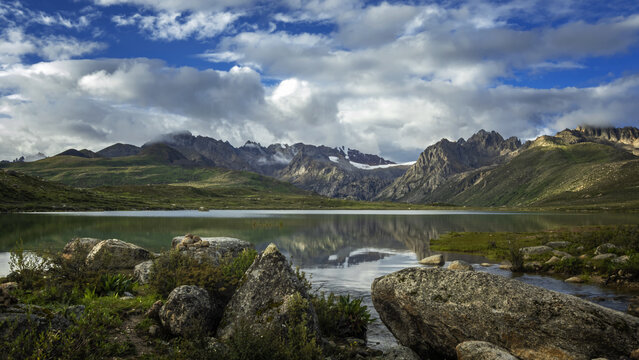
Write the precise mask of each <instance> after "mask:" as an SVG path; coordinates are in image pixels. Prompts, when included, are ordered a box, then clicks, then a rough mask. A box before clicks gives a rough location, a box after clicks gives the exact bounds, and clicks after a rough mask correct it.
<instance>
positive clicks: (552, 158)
mask: <svg viewBox="0 0 639 360" xmlns="http://www.w3.org/2000/svg"><path fill="white" fill-rule="evenodd" d="M544 145H545V146H535V147H531V148H529V149H527V150H524V151H522V152H521V153H520V154H519V155H517V156H516V157H514V158H513V159H512V160H511V161H509V162H507V163H506V164H503V165H500V166H498V167H496V168H493V169H490V170H483V171H475V172H472V173H469V174H464V175H461V176H457V177H455V178H453V179H451V180H449V181H447V182H446V183H444V184H443V185H442V186H440V187H439V188H438V189H436V190H435V191H434V192H433V194H432V195H431V198H430V199H429V200H431V201H447V202H450V203H453V204H459V205H470V206H509V207H531V206H533V207H552V208H571V207H574V208H597V209H601V208H639V158H637V157H635V156H633V155H631V154H630V153H628V152H625V151H622V150H619V149H616V148H614V147H612V146H607V145H602V144H595V143H579V144H572V145H557V144H544Z"/></svg>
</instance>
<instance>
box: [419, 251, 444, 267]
mask: <svg viewBox="0 0 639 360" xmlns="http://www.w3.org/2000/svg"><path fill="white" fill-rule="evenodd" d="M419 263H420V264H422V265H433V266H442V265H444V255H442V254H437V255H432V256H429V257H425V258H423V259H421V260H419Z"/></svg>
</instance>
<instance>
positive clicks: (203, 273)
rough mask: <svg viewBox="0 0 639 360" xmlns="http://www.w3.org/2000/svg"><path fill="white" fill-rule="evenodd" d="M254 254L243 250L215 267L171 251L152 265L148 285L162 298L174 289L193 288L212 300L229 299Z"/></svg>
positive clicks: (251, 251)
mask: <svg viewBox="0 0 639 360" xmlns="http://www.w3.org/2000/svg"><path fill="white" fill-rule="evenodd" d="M256 255H257V252H256V251H255V250H253V249H250V250H244V251H242V253H240V255H239V256H237V257H235V258H231V257H227V258H224V259H222V260H221V261H220V263H219V264H215V263H213V262H212V261H211V260H209V259H201V260H197V259H194V258H192V257H190V256H188V255H184V254H182V253H180V252H179V251H177V250H171V251H169V252H167V253H164V254H162V255H160V256H159V257H158V258H156V259H155V261H154V262H153V267H152V268H151V273H150V274H149V286H150V287H151V289H153V290H154V291H156V292H157V293H158V294H160V295H161V296H163V297H167V296H168V295H169V293H170V292H171V291H172V290H173V289H175V288H176V287H178V286H181V285H196V286H199V287H201V288H203V289H206V290H207V291H208V292H209V295H210V296H211V297H212V298H216V299H229V298H230V296H231V295H232V294H233V291H234V289H235V288H236V287H237V286H238V285H239V283H240V281H241V279H242V276H243V275H244V272H245V271H246V269H248V267H249V266H250V265H251V264H252V263H253V260H254V259H255V256H256Z"/></svg>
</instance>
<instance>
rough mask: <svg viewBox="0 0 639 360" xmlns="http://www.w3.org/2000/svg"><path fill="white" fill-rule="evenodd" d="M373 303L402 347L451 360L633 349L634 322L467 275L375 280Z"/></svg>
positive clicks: (637, 332)
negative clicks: (471, 355) (490, 353)
mask: <svg viewBox="0 0 639 360" xmlns="http://www.w3.org/2000/svg"><path fill="white" fill-rule="evenodd" d="M372 300H373V304H374V305H375V309H376V310H377V312H378V313H379V314H380V317H381V319H382V321H383V322H384V324H386V326H388V328H389V329H390V330H391V332H392V333H393V334H394V335H395V336H396V337H397V338H398V340H399V341H400V343H401V344H402V345H405V346H408V347H410V348H411V349H413V350H415V351H416V352H417V353H418V354H419V355H420V356H422V357H429V356H430V357H431V358H437V357H439V358H446V359H452V358H454V357H455V356H456V355H455V347H456V346H457V345H458V344H459V343H462V342H464V341H468V340H478V341H487V342H490V343H492V344H495V345H497V346H501V347H503V348H505V349H507V350H508V351H509V352H510V353H512V354H513V355H515V356H517V357H519V358H521V359H592V358H596V357H599V356H606V357H609V358H610V357H615V358H619V357H624V356H629V355H630V352H631V351H632V350H634V349H636V348H639V319H638V318H635V317H633V316H630V315H627V314H624V313H621V312H618V311H614V310H610V309H607V308H604V307H602V306H599V305H596V304H593V303H590V302H587V301H585V300H581V299H579V298H577V297H573V296H570V295H565V294H560V293H556V292H553V291H549V290H545V289H541V288H537V287H535V286H531V285H527V284H525V283H522V282H520V281H516V280H509V279H506V278H503V277H500V276H496V275H491V274H487V273H481V272H471V271H462V272H460V271H449V270H443V269H435V268H430V269H429V268H409V269H404V270H401V271H398V272H395V273H393V274H389V275H386V276H383V277H380V278H377V279H375V281H374V282H373V285H372Z"/></svg>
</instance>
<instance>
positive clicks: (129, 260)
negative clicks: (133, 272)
mask: <svg viewBox="0 0 639 360" xmlns="http://www.w3.org/2000/svg"><path fill="white" fill-rule="evenodd" d="M152 258H153V254H151V253H150V252H149V251H148V250H146V249H143V248H141V247H139V246H137V245H135V244H131V243H128V242H124V241H122V240H118V239H109V240H102V241H100V242H99V243H97V244H96V245H95V246H94V247H93V248H92V249H91V251H90V252H89V254H88V255H87V259H86V263H87V266H89V267H90V268H92V269H133V268H134V267H135V265H137V264H139V263H141V262H143V261H146V260H150V259H152Z"/></svg>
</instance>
